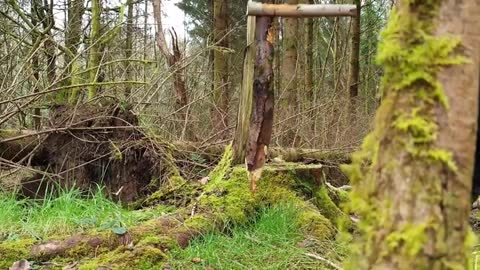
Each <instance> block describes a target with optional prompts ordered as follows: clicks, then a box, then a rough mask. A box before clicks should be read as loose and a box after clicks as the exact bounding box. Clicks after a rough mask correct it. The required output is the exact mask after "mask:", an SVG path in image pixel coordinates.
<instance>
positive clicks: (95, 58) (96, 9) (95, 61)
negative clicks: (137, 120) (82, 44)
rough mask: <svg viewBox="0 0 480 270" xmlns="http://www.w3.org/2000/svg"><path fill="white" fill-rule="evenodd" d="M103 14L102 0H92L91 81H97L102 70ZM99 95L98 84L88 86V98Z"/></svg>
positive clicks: (89, 63) (89, 58)
mask: <svg viewBox="0 0 480 270" xmlns="http://www.w3.org/2000/svg"><path fill="white" fill-rule="evenodd" d="M101 14H102V6H101V0H92V19H91V25H92V26H91V28H92V29H91V30H90V43H89V45H90V51H89V57H88V65H87V66H88V69H90V71H89V82H90V83H95V82H97V81H98V77H99V71H100V66H99V65H100V58H101V54H100V51H101V48H100V47H101V42H100V36H101V18H100V17H101ZM96 95H97V86H96V85H94V84H93V85H90V86H89V87H88V99H89V100H92V99H94V98H95V96H96Z"/></svg>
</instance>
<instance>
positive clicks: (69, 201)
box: [0, 188, 142, 240]
mask: <svg viewBox="0 0 480 270" xmlns="http://www.w3.org/2000/svg"><path fill="white" fill-rule="evenodd" d="M0 213H1V215H0V240H2V238H3V240H5V239H7V240H8V239H15V238H19V237H35V238H38V239H42V238H45V237H47V236H51V235H67V234H73V233H78V232H83V231H87V230H92V229H96V230H107V229H112V228H118V227H123V226H129V225H132V224H133V223H135V222H136V220H138V219H140V218H142V214H135V213H134V212H133V211H129V210H126V209H124V208H122V207H121V205H119V204H117V203H114V202H112V201H111V200H109V199H108V198H106V197H105V195H104V193H103V192H102V190H101V188H98V189H97V190H96V191H95V192H93V193H92V194H89V195H88V196H85V195H83V194H82V193H81V192H80V191H78V190H76V189H71V190H63V191H61V192H60V194H59V195H58V196H54V195H50V196H48V197H47V198H45V199H43V200H30V199H20V200H19V199H18V198H17V197H16V195H15V194H14V193H5V192H0Z"/></svg>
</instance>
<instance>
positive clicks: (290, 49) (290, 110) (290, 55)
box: [280, 0, 299, 146]
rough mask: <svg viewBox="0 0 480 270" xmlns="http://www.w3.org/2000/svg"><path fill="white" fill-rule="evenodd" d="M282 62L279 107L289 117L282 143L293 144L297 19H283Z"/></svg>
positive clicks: (296, 99) (290, 1) (293, 0)
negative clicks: (282, 96) (281, 94)
mask: <svg viewBox="0 0 480 270" xmlns="http://www.w3.org/2000/svg"><path fill="white" fill-rule="evenodd" d="M287 4H292V5H295V4H298V0H287ZM282 20H283V49H284V54H283V61H282V79H283V82H282V89H281V90H282V92H284V93H285V97H284V98H283V100H282V101H281V103H280V104H281V107H282V109H284V111H285V114H284V115H285V117H291V120H290V121H286V122H285V125H283V127H282V128H281V131H282V132H283V134H284V135H283V136H281V137H282V140H281V141H282V143H283V144H284V145H285V146H286V145H292V146H293V145H294V144H295V137H296V136H295V133H296V132H295V129H296V127H297V123H296V122H297V121H296V120H297V117H294V115H295V113H296V110H297V108H298V104H299V102H298V94H299V93H298V89H297V88H298V74H297V70H298V44H297V40H298V18H283V19H282Z"/></svg>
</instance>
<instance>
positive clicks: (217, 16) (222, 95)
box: [212, 0, 230, 139]
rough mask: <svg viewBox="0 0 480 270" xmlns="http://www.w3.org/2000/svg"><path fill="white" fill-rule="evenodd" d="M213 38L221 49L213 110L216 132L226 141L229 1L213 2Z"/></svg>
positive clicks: (216, 55)
mask: <svg viewBox="0 0 480 270" xmlns="http://www.w3.org/2000/svg"><path fill="white" fill-rule="evenodd" d="M213 22H214V23H213V27H214V29H213V36H214V43H215V46H218V47H220V48H219V49H215V50H214V52H213V59H214V60H213V69H214V71H213V77H214V78H213V82H214V86H213V87H214V91H213V100H214V105H215V107H214V108H213V118H212V119H213V121H214V131H215V132H216V134H219V138H221V139H224V138H225V136H226V134H227V128H228V106H229V100H230V90H229V89H230V86H229V79H228V78H229V64H228V53H227V51H226V50H225V49H226V48H228V47H229V44H228V43H229V42H228V37H227V36H226V35H227V32H228V1H227V0H214V2H213ZM224 48H225V49H224Z"/></svg>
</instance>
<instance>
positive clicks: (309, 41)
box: [304, 0, 314, 104]
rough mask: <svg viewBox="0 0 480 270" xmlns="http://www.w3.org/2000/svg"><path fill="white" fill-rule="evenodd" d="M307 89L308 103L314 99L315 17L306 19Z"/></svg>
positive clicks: (312, 0)
mask: <svg viewBox="0 0 480 270" xmlns="http://www.w3.org/2000/svg"><path fill="white" fill-rule="evenodd" d="M308 3H309V4H314V0H308ZM305 31H306V34H305V48H306V51H305V77H304V78H305V90H306V97H307V101H308V102H307V103H308V104H311V103H312V101H313V96H314V94H313V19H312V18H308V19H306V24H305Z"/></svg>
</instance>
